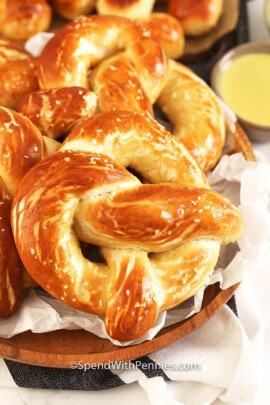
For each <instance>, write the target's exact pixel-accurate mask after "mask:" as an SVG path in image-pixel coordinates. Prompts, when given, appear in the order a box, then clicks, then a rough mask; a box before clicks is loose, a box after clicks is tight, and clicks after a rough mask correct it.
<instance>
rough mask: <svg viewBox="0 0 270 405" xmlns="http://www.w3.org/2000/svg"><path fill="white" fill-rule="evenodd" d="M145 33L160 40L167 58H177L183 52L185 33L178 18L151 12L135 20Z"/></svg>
mask: <svg viewBox="0 0 270 405" xmlns="http://www.w3.org/2000/svg"><path fill="white" fill-rule="evenodd" d="M136 21H137V22H138V24H140V26H141V27H143V29H144V30H145V35H149V37H151V38H153V39H155V40H156V41H158V42H160V43H161V45H162V46H163V48H164V49H165V52H166V54H167V56H168V57H169V58H172V59H178V58H180V57H181V56H182V55H183V53H184V47H185V33H184V30H183V27H182V25H181V24H180V22H179V20H177V19H176V18H175V17H173V16H172V15H170V14H168V13H161V12H160V13H158V12H155V13H151V14H150V15H149V16H148V17H146V16H145V15H144V16H143V17H142V18H140V19H137V20H136Z"/></svg>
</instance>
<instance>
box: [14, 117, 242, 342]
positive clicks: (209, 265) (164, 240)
mask: <svg viewBox="0 0 270 405" xmlns="http://www.w3.org/2000/svg"><path fill="white" fill-rule="evenodd" d="M79 127H81V130H79V129H78V128H79ZM79 127H76V128H75V129H74V131H75V135H74V134H73V135H72V133H71V134H70V135H69V136H68V138H67V139H66V141H65V143H64V146H63V148H62V149H61V150H60V151H59V152H56V153H54V154H53V155H51V156H50V157H48V158H47V159H45V160H43V161H42V162H40V163H38V164H37V165H35V167H33V168H32V169H31V170H30V171H29V172H28V173H27V174H26V175H25V176H24V178H23V180H22V181H21V183H20V186H19V189H18V192H17V193H16V197H15V199H14V203H13V207H12V229H13V233H14V237H15V240H16V245H17V248H18V251H19V253H20V257H21V258H22V260H23V263H24V265H25V266H26V268H27V270H28V271H29V272H30V274H31V276H32V277H33V278H34V279H35V280H36V281H37V282H38V283H39V284H40V285H41V286H42V287H43V288H44V289H45V290H47V291H48V292H49V293H50V294H52V295H53V296H55V297H56V298H58V299H59V300H61V301H62V302H64V303H65V304H67V305H70V306H72V307H74V308H77V309H80V310H83V311H86V312H90V313H93V314H96V315H100V316H104V317H105V326H106V330H107V332H108V334H109V335H110V336H111V337H112V338H115V339H118V340H122V341H130V340H133V339H136V338H138V337H140V336H142V335H144V334H145V333H146V332H147V331H148V330H149V328H151V327H152V326H153V324H154V323H155V321H156V318H157V315H158V313H159V312H160V311H164V310H166V309H169V308H171V307H173V306H175V305H177V304H179V303H180V302H182V301H184V300H185V299H187V298H188V297H190V296H191V295H193V294H195V293H196V291H198V289H200V288H201V287H202V286H203V284H204V283H205V280H206V278H207V277H208V276H209V274H210V273H211V272H212V270H213V268H214V266H215V264H216V261H217V258H218V255H219V249H220V244H221V243H229V242H233V241H235V240H236V239H237V238H238V237H239V236H240V234H241V232H242V225H243V224H242V219H241V216H240V215H239V212H238V210H237V209H236V208H235V207H234V206H233V205H232V204H231V203H230V202H229V201H228V200H227V199H225V198H224V197H223V196H221V195H220V194H217V193H215V192H213V191H211V190H210V189H209V188H208V186H207V182H206V179H205V175H204V174H203V172H202V171H201V170H200V168H199V167H198V165H197V164H196V162H195V161H194V159H193V158H192V157H191V156H190V155H189V153H188V152H187V151H186V150H185V148H184V147H183V146H182V145H180V144H179V146H178V147H177V146H176V145H177V144H178V142H177V141H176V140H175V139H174V137H173V136H172V135H170V134H169V133H167V132H166V131H165V129H164V128H162V127H160V126H159V125H158V124H157V123H156V122H155V121H154V120H152V119H150V118H145V117H143V116H142V115H140V114H136V113H132V112H109V113H103V114H98V115H95V116H93V117H91V118H89V119H88V120H86V121H85V122H84V123H82V124H81V125H80V126H79ZM83 129H85V132H84V131H83ZM86 130H87V134H86ZM115 134H118V139H117V140H116V141H115V138H114V137H115ZM96 136H97V139H96V142H95V137H96ZM69 137H70V139H69ZM88 137H89V139H90V140H88ZM134 137H135V138H134ZM80 138H81V139H80ZM91 138H92V139H91ZM132 138H133V143H132V142H131V139H132ZM142 138H143V140H142ZM148 138H149V140H148V141H147V139H148ZM119 141H121V142H122V143H121V142H120V143H119V147H120V148H122V149H123V151H124V150H125V148H127V150H126V151H124V153H120V152H119V153H117V147H116V144H117V142H119ZM124 141H125V142H126V141H127V143H128V145H129V146H128V147H130V152H129V153H128V147H126V146H125V142H124ZM136 145H137V147H138V149H139V152H138V153H137V154H136V153H135V152H136ZM172 145H174V146H176V149H174V148H172ZM73 148H75V149H76V150H73ZM85 148H87V149H88V148H89V149H88V150H89V151H88V152H87V151H86V149H85ZM174 150H175V151H174ZM107 151H109V152H108V153H109V154H110V155H111V154H115V157H116V159H117V160H121V159H122V160H123V161H124V163H125V165H128V166H131V167H132V168H133V167H135V169H136V170H138V174H139V175H140V176H141V177H142V178H145V179H147V180H151V181H152V182H153V183H156V184H141V183H140V181H139V180H138V178H137V177H135V176H134V175H132V174H131V173H129V172H128V171H127V170H126V169H125V168H124V167H123V166H121V165H120V164H118V163H117V162H116V161H115V160H113V159H111V157H110V156H109V155H107ZM100 152H101V153H100ZM104 152H106V155H105V154H104ZM150 152H151V153H150ZM142 155H143V156H142ZM123 156H124V157H123ZM177 161H178V162H179V165H180V166H181V167H182V169H183V168H184V166H185V165H186V168H187V169H188V170H189V169H190V168H191V167H193V168H194V170H193V172H192V171H191V174H188V175H187V176H186V177H185V175H184V173H183V172H182V171H181V170H180V169H178V167H177ZM124 163H123V164H124ZM136 163H137V164H136ZM134 165H135V166H134ZM192 177H193V179H194V182H193V185H192V184H190V183H188V182H189V181H190V179H191V178H192ZM186 179H187V183H188V185H187V184H185V180H186ZM79 240H81V241H83V242H86V243H88V244H92V245H96V246H99V251H100V254H101V255H102V258H103V261H101V260H99V261H93V259H91V258H86V257H85V256H84V255H83V254H82V250H81V248H80V242H79Z"/></svg>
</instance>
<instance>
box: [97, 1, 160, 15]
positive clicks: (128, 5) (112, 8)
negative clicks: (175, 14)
mask: <svg viewBox="0 0 270 405" xmlns="http://www.w3.org/2000/svg"><path fill="white" fill-rule="evenodd" d="M154 3H155V0H148V1H145V0H125V1H121V0H96V9H97V12H98V13H99V14H110V15H118V16H121V17H128V18H132V19H136V18H143V17H146V16H148V15H150V13H151V12H152V10H153V7H154Z"/></svg>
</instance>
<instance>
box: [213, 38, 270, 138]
mask: <svg viewBox="0 0 270 405" xmlns="http://www.w3.org/2000/svg"><path fill="white" fill-rule="evenodd" d="M254 53H267V54H270V41H254V42H248V43H245V44H242V45H238V46H236V47H234V48H232V49H231V50H230V51H228V52H227V53H226V54H225V55H223V56H222V57H221V58H220V59H219V60H218V61H217V63H216V64H215V65H214V67H213V69H212V72H211V86H212V88H213V90H214V91H215V92H216V93H217V95H218V96H219V97H220V98H221V99H222V100H223V101H224V102H226V100H224V98H223V95H222V93H221V89H220V79H221V77H222V75H223V73H224V72H225V70H226V69H227V68H228V66H229V65H230V63H231V62H232V61H233V60H234V59H236V58H238V57H239V56H242V55H246V54H254ZM269 75H270V70H269ZM254 104H255V105H256V100H254ZM229 107H231V106H229ZM236 116H237V119H238V121H239V123H240V124H241V125H242V127H243V129H244V130H245V132H246V133H247V135H248V137H249V138H250V139H251V140H253V141H259V142H263V141H269V140H270V125H269V126H264V125H260V124H257V123H256V122H251V121H248V120H247V119H244V118H243V117H240V116H239V115H237V114H236ZM269 116H270V105H269Z"/></svg>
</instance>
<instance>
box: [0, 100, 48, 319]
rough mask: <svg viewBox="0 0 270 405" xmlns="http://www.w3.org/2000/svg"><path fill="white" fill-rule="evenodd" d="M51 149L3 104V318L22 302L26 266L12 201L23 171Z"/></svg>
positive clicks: (0, 175)
mask: <svg viewBox="0 0 270 405" xmlns="http://www.w3.org/2000/svg"><path fill="white" fill-rule="evenodd" d="M52 150H56V144H54V146H53V145H52V142H48V143H47V144H46V143H45V139H44V138H42V136H41V135H40V133H39V131H38V129H37V128H36V127H35V126H34V125H33V124H32V123H31V122H30V121H29V120H28V119H26V118H25V117H23V116H22V115H21V114H19V113H17V112H15V111H12V110H10V109H7V108H3V107H0V206H1V215H0V317H7V316H10V315H12V314H13V313H14V312H15V311H16V310H17V309H18V307H19V306H20V304H21V301H22V290H23V278H22V277H23V266H22V263H21V260H20V258H19V256H18V253H17V250H16V247H15V244H14V240H13V236H12V231H11V225H10V209H11V200H12V198H13V196H14V193H15V191H16V189H17V187H18V184H19V182H20V180H21V179H22V177H23V176H24V174H25V173H26V172H27V171H28V170H29V169H30V168H31V167H32V166H33V165H35V164H36V163H37V162H39V161H40V160H41V159H43V158H44V157H45V156H47V155H48V154H49V153H51V152H52Z"/></svg>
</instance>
